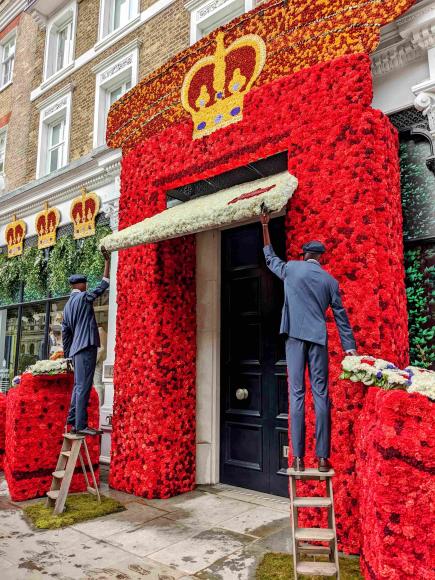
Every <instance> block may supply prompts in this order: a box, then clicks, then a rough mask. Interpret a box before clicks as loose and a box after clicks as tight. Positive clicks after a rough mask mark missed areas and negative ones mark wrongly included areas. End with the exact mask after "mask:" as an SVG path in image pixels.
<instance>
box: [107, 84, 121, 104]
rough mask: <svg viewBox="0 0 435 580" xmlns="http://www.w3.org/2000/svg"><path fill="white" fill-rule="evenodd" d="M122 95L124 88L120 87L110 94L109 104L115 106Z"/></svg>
mask: <svg viewBox="0 0 435 580" xmlns="http://www.w3.org/2000/svg"><path fill="white" fill-rule="evenodd" d="M121 95H122V87H118V88H117V89H114V90H113V91H110V93H109V103H110V105H113V103H114V102H115V101H117V100H118V99H119V98H120V97H121Z"/></svg>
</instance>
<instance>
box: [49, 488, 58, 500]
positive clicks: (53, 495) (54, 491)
mask: <svg viewBox="0 0 435 580" xmlns="http://www.w3.org/2000/svg"><path fill="white" fill-rule="evenodd" d="M59 491H60V490H59V489H51V490H50V491H47V497H49V498H50V499H57V496H58V495H59Z"/></svg>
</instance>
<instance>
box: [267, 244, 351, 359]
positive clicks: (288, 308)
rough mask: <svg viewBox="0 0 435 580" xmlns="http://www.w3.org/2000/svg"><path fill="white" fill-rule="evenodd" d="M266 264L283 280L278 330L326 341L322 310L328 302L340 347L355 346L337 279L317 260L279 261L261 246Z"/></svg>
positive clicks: (317, 341)
mask: <svg viewBox="0 0 435 580" xmlns="http://www.w3.org/2000/svg"><path fill="white" fill-rule="evenodd" d="M264 255H265V257H266V264H267V266H268V268H269V269H270V270H272V272H273V273H274V274H276V275H277V276H278V278H280V279H281V280H283V282H284V306H283V309H282V318H281V328H280V333H281V334H287V335H288V336H290V337H291V338H298V339H300V340H307V341H309V342H315V343H316V344H323V345H325V344H326V343H327V338H328V337H327V332H326V310H327V309H328V307H329V306H331V308H332V311H333V313H334V318H335V323H336V324H337V328H338V332H339V334H340V339H341V344H342V346H343V350H353V349H356V344H355V339H354V336H353V332H352V328H351V326H350V324H349V319H348V317H347V314H346V310H345V309H344V306H343V303H342V301H341V296H340V288H339V285H338V282H337V280H336V279H335V278H333V277H332V276H331V275H330V274H328V273H327V272H325V270H323V268H322V267H321V265H320V264H318V263H317V262H306V261H303V260H300V261H290V262H283V261H282V260H281V259H280V258H278V256H277V255H276V254H275V252H274V251H273V248H272V246H265V248H264Z"/></svg>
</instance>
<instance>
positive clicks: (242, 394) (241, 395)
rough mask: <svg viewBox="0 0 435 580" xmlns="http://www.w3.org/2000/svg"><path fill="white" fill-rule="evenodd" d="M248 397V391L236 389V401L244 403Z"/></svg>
mask: <svg viewBox="0 0 435 580" xmlns="http://www.w3.org/2000/svg"><path fill="white" fill-rule="evenodd" d="M248 397H249V391H248V389H237V390H236V399H237V400H239V401H244V400H245V399H247V398H248Z"/></svg>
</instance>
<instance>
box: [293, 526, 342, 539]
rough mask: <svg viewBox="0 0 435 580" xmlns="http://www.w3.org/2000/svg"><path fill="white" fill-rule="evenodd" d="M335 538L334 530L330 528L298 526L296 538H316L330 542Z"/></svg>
mask: <svg viewBox="0 0 435 580" xmlns="http://www.w3.org/2000/svg"><path fill="white" fill-rule="evenodd" d="M334 538H335V534H334V530H332V529H330V528H296V530H295V539H296V540H314V541H320V542H330V541H332V540H333V539H334Z"/></svg>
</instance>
